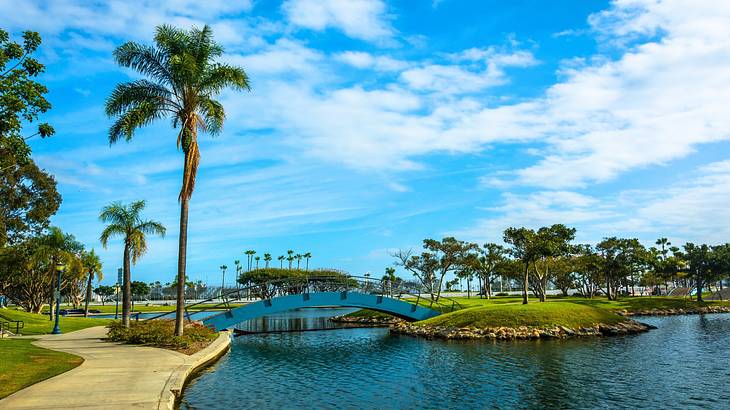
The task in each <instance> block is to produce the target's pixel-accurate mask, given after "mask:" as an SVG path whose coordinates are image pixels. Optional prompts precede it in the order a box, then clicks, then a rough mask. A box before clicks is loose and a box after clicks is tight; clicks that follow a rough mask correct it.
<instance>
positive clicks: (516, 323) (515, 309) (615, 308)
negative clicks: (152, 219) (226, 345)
mask: <svg viewBox="0 0 730 410" xmlns="http://www.w3.org/2000/svg"><path fill="white" fill-rule="evenodd" d="M451 300H454V301H456V303H455V304H453V306H454V308H455V310H454V311H453V312H450V313H445V314H443V315H441V316H438V317H435V318H432V319H429V320H425V321H422V322H417V323H416V325H417V326H434V327H455V328H460V327H477V328H479V327H484V328H495V327H511V328H516V327H520V326H526V327H530V328H533V327H535V328H544V327H554V326H565V327H568V328H575V327H582V326H593V325H595V324H597V323H603V324H616V323H621V322H623V321H626V320H627V318H626V317H625V316H623V315H627V314H631V313H638V312H647V311H652V310H656V311H670V310H675V311H678V310H680V309H681V310H682V311H696V310H697V309H699V308H705V307H715V308H716V307H723V308H730V301H708V302H705V303H702V304H700V303H697V302H696V301H694V300H691V299H687V298H674V297H624V298H621V299H619V300H618V301H609V300H606V299H605V298H602V297H597V298H594V299H584V298H579V297H566V298H563V297H549V298H548V301H547V302H545V303H540V302H538V301H537V300H536V299H531V300H530V303H529V304H528V305H523V304H522V299H521V298H520V297H516V296H498V297H493V298H491V299H482V298H479V297H471V298H466V297H458V298H451V299H449V300H444V301H443V304H444V306H446V308H447V310H450V306H452V303H451V302H450V301H451ZM419 303H421V304H425V305H428V304H429V302H428V301H425V300H423V299H422V300H421V301H420V302H419ZM90 308H92V309H98V310H101V311H102V312H105V313H113V312H114V308H115V306H114V305H107V306H91V307H90ZM173 309H174V306H154V305H151V306H145V305H143V304H136V305H135V309H134V310H135V311H141V312H147V311H160V312H161V311H171V310H173ZM619 313H620V314H619ZM0 315H2V316H3V317H4V318H6V319H11V320H22V321H23V322H24V323H25V327H24V328H23V330H22V333H23V334H25V335H40V334H46V333H50V332H51V330H52V329H53V322H52V321H50V320H48V316H44V315H36V314H32V313H26V312H23V311H20V310H16V309H13V308H7V309H0ZM348 316H349V317H359V318H381V319H382V318H387V317H389V316H388V315H385V314H383V313H378V312H372V311H367V310H362V311H358V312H355V313H352V314H350V315H348ZM113 322H115V321H114V320H111V319H95V318H81V317H62V318H61V329H62V330H63V331H64V332H65V333H68V332H72V331H75V330H80V329H85V328H87V327H91V326H104V325H110V324H111V323H113ZM142 323H144V322H140V324H136V325H135V328H134V331H131V332H129V334H128V338H127V340H124V339H123V338H122V339H118V340H120V341H126V342H132V343H134V342H141V343H145V341H146V342H147V344H149V345H164V344H165V343H168V344H170V346H166V347H168V348H173V349H175V348H177V349H178V350H182V351H185V352H186V353H190V352H192V351H194V350H196V349H199V348H200V347H201V346H204V345H205V343H206V342H207V341H208V340H210V339H211V338H210V337H209V335H207V334H203V333H201V332H197V333H196V332H190V333H188V332H186V334H190V335H191V336H193V335H195V336H194V337H195V338H196V340H192V341H191V344H185V343H183V344H180V343H169V337H170V334H168V333H171V332H172V326H164V325H160V326H153V328H154V329H152V328H150V329H148V330H149V332H147V331H145V325H143V324H142ZM150 325H151V324H150ZM161 327H162V329H161ZM168 328H169V329H168ZM153 330H154V332H156V336H155V337H158V338H159V339H157V340H155V338H154V337H153V338H149V337H147V336H149V335H150V334H152V332H153ZM193 344H194V345H195V346H194V347H193V348H192V349H189V347H190V346H191V345H193ZM182 345H185V347H183V348H180V346H182ZM0 352H1V354H2V360H0V398H1V397H5V396H7V395H9V394H11V393H13V392H15V391H17V390H19V389H22V388H23V387H26V386H29V385H31V384H33V383H37V382H39V381H42V380H45V379H47V378H49V377H53V376H54V375H57V374H60V373H63V372H65V371H67V370H70V369H72V368H74V367H76V366H78V365H79V364H81V362H82V361H83V360H82V359H81V358H79V357H76V356H73V355H69V354H66V353H60V352H54V351H51V350H48V349H43V348H40V347H37V346H33V345H32V344H31V340H30V339H8V338H5V339H0Z"/></svg>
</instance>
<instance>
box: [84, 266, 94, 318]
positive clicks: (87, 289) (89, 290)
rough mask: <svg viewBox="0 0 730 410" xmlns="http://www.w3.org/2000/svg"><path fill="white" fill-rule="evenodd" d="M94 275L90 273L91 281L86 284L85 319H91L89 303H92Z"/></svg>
mask: <svg viewBox="0 0 730 410" xmlns="http://www.w3.org/2000/svg"><path fill="white" fill-rule="evenodd" d="M93 278H94V275H93V274H92V273H91V272H89V281H88V282H87V283H86V303H85V305H84V317H89V302H90V301H91V281H92V279H93Z"/></svg>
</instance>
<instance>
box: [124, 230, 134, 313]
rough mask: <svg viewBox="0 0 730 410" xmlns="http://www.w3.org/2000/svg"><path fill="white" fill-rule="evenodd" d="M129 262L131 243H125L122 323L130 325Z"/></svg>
mask: <svg viewBox="0 0 730 410" xmlns="http://www.w3.org/2000/svg"><path fill="white" fill-rule="evenodd" d="M130 271H131V269H130V264H129V244H128V243H126V241H125V243H124V280H123V282H124V287H123V289H122V325H123V326H124V327H129V312H130V311H131V309H130V306H131V305H130V301H131V300H132V272H130Z"/></svg>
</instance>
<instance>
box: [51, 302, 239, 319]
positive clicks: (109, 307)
mask: <svg viewBox="0 0 730 410" xmlns="http://www.w3.org/2000/svg"><path fill="white" fill-rule="evenodd" d="M217 305H218V303H203V304H200V305H197V306H193V307H191V308H190V310H202V309H206V308H210V307H213V306H217ZM230 305H231V306H232V307H238V306H241V305H242V304H241V303H231V304H230ZM61 309H71V307H70V306H63V305H62V306H61ZM115 309H116V307H115V305H114V303H107V304H106V305H89V310H98V311H100V312H101V313H114V310H115ZM132 310H133V311H134V312H172V311H174V310H175V305H174V304H173V303H171V304H170V306H162V305H149V306H145V303H144V302H139V303H135V304H134V309H132ZM121 311H122V307H121V305H120V306H119V313H120V314H121ZM43 312H44V313H46V314H48V308H47V307H46V308H44V310H43ZM46 318H47V317H46Z"/></svg>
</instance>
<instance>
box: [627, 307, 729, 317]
mask: <svg viewBox="0 0 730 410" xmlns="http://www.w3.org/2000/svg"><path fill="white" fill-rule="evenodd" d="M707 313H730V306H703V307H698V308H692V309H681V308H677V309H642V310H634V311H628V310H619V311H617V312H616V314H618V315H621V316H627V317H628V316H674V315H702V314H707Z"/></svg>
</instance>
